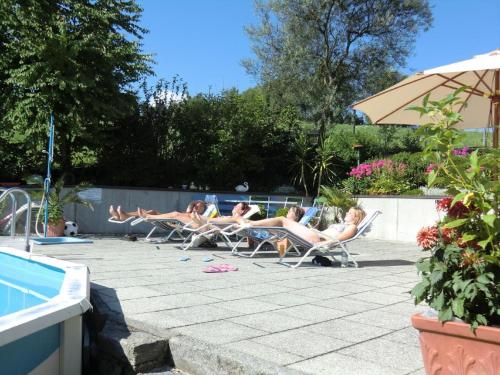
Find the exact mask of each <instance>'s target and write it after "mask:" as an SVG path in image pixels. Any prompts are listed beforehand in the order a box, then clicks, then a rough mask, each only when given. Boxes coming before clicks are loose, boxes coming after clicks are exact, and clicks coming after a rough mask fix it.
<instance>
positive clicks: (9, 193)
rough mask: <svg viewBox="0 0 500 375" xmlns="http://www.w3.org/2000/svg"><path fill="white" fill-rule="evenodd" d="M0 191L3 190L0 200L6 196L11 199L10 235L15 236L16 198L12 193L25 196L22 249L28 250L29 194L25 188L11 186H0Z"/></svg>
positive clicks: (29, 228) (29, 230)
mask: <svg viewBox="0 0 500 375" xmlns="http://www.w3.org/2000/svg"><path fill="white" fill-rule="evenodd" d="M0 191H3V193H2V194H1V195H0V202H1V201H3V200H4V199H6V197H7V196H8V197H10V199H11V200H12V214H11V218H10V220H11V223H12V225H11V226H10V235H11V237H15V236H16V212H17V199H16V196H15V194H14V193H20V194H22V195H24V196H25V197H26V205H27V209H26V223H25V224H24V231H25V239H26V242H25V245H24V250H25V251H27V252H30V249H31V247H30V233H31V196H30V195H29V194H28V192H27V191H26V190H23V189H20V188H17V187H12V188H8V189H7V188H3V187H0Z"/></svg>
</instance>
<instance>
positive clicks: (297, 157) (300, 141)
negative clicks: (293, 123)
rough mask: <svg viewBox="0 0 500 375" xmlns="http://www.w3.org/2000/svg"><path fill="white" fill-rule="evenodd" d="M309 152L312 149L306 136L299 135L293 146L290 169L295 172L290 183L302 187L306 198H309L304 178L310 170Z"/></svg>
mask: <svg viewBox="0 0 500 375" xmlns="http://www.w3.org/2000/svg"><path fill="white" fill-rule="evenodd" d="M311 150H312V147H311V146H310V145H309V141H308V139H307V136H306V135H305V134H304V133H301V134H299V136H298V137H297V138H296V139H295V143H294V145H293V153H294V160H293V161H292V163H291V169H292V170H293V171H296V175H295V177H294V178H293V181H292V182H293V184H296V185H302V186H303V187H304V191H305V193H306V196H309V190H308V188H307V180H306V178H307V177H306V176H307V174H308V172H309V171H310V170H311V163H310V157H311Z"/></svg>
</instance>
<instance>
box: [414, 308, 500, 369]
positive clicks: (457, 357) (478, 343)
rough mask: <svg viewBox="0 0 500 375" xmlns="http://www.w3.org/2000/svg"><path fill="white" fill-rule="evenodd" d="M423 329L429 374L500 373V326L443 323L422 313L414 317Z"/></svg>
mask: <svg viewBox="0 0 500 375" xmlns="http://www.w3.org/2000/svg"><path fill="white" fill-rule="evenodd" d="M411 322H412V324H413V327H415V328H416V329H418V330H419V331H420V349H421V351H422V357H423V359H424V366H425V372H426V374H427V375H457V374H464V375H467V374H470V375H499V374H500V328H496V327H479V328H478V329H477V330H476V332H475V334H474V333H473V332H472V331H471V328H470V325H469V324H465V323H460V322H446V323H444V324H443V323H442V322H440V321H438V320H437V319H436V318H427V317H424V316H422V315H420V314H416V315H413V316H412V317H411Z"/></svg>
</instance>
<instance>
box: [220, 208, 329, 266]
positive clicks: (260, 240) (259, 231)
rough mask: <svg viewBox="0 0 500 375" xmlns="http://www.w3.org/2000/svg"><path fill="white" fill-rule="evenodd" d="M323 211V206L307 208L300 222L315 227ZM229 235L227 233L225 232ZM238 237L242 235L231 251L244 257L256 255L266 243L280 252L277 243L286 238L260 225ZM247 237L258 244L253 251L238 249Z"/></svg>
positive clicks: (238, 234)
mask: <svg viewBox="0 0 500 375" xmlns="http://www.w3.org/2000/svg"><path fill="white" fill-rule="evenodd" d="M322 212H323V208H322V207H308V208H307V209H306V212H305V213H304V216H302V218H301V219H300V221H299V223H300V224H302V225H306V226H308V227H309V228H314V226H313V225H312V221H313V219H316V223H315V224H316V225H317V224H318V223H319V221H320V219H321V215H322ZM229 229H230V230H231V229H232V228H229ZM224 234H225V235H227V233H224ZM236 235H237V236H238V237H240V240H239V241H238V242H237V243H236V245H234V246H233V247H232V250H231V252H232V253H233V255H238V256H242V257H248V258H252V257H253V256H255V255H256V254H257V253H259V252H261V251H262V250H263V249H264V248H265V245H266V244H270V245H271V246H272V248H273V249H274V251H276V252H278V249H277V243H278V241H281V240H284V239H286V237H284V236H283V235H282V234H279V233H276V232H274V231H269V230H267V228H265V227H259V228H252V229H251V230H246V231H244V232H242V233H236ZM246 238H250V239H251V240H253V242H255V243H256V244H257V246H256V247H255V249H254V250H253V251H252V252H250V253H249V252H242V251H238V246H239V245H240V244H241V242H243V241H244V240H245V239H246ZM294 250H295V251H296V252H297V254H298V255H300V252H299V251H298V250H297V249H294Z"/></svg>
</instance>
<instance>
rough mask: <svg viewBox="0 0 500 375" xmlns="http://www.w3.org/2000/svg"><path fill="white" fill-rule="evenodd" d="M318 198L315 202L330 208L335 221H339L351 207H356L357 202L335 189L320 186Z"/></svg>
mask: <svg viewBox="0 0 500 375" xmlns="http://www.w3.org/2000/svg"><path fill="white" fill-rule="evenodd" d="M320 193H321V195H320V197H319V198H317V200H316V201H317V202H319V203H323V204H324V205H325V206H328V207H332V208H333V210H334V216H335V220H340V219H341V218H342V217H343V216H344V215H345V214H346V213H347V211H348V210H349V208H351V207H356V206H357V205H358V200H357V199H356V198H353V197H352V196H351V195H350V194H348V193H346V192H344V191H342V190H340V189H337V188H335V187H329V186H324V185H322V186H320Z"/></svg>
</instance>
